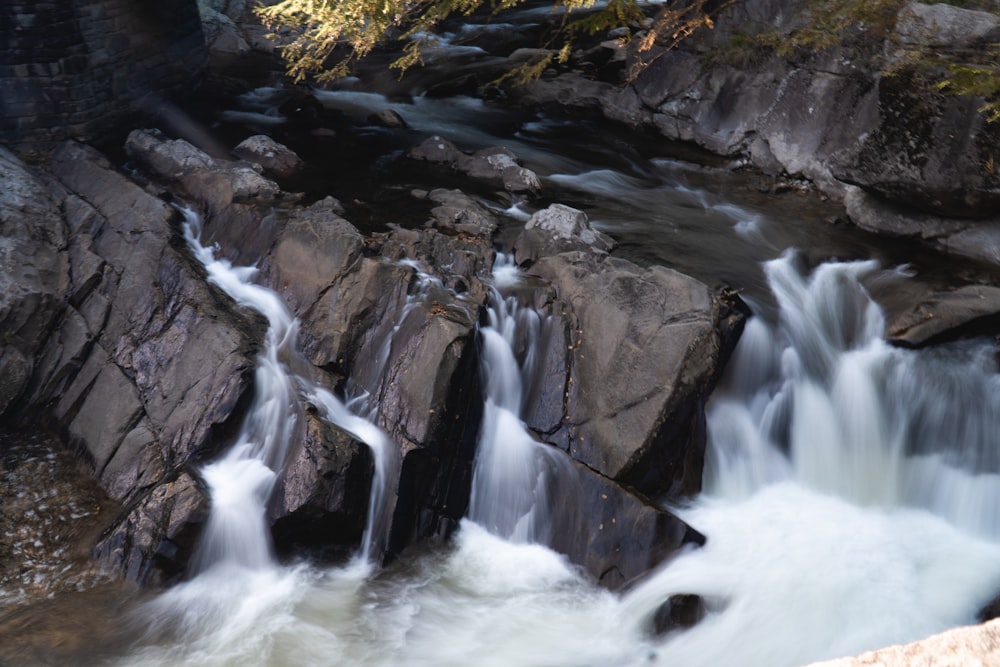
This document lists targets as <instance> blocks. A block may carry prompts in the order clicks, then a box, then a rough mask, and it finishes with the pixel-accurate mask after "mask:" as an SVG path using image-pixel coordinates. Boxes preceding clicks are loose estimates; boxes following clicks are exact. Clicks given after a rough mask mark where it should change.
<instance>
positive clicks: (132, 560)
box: [94, 473, 209, 585]
mask: <svg viewBox="0 0 1000 667" xmlns="http://www.w3.org/2000/svg"><path fill="white" fill-rule="evenodd" d="M208 511H209V502H208V498H207V496H206V495H205V493H204V492H203V491H202V489H201V488H200V487H199V485H198V483H197V481H195V479H194V478H193V477H191V475H189V474H187V473H181V474H179V475H178V476H177V477H176V478H173V479H169V480H165V481H163V482H162V483H161V484H158V485H157V486H156V487H154V488H153V489H152V490H150V491H149V492H148V493H147V494H144V495H142V496H140V497H138V498H136V499H135V501H134V504H133V506H132V507H130V508H127V509H126V510H124V511H123V513H122V515H121V516H120V517H119V519H118V521H116V522H115V523H114V525H113V526H112V527H111V528H110V529H108V530H107V531H106V532H105V533H104V535H102V536H101V539H100V541H99V542H98V543H97V546H96V547H95V548H94V557H95V558H96V559H97V560H98V561H99V562H101V563H104V564H105V565H107V566H109V567H111V568H113V569H115V570H119V571H121V572H122V573H123V574H124V575H125V577H126V578H127V579H129V580H130V581H136V582H141V583H144V584H147V585H162V584H164V583H167V582H168V581H172V580H176V579H177V578H178V577H180V576H181V575H183V574H184V572H185V569H186V567H187V563H188V562H189V561H190V559H191V556H192V554H193V552H194V547H195V543H196V541H197V538H198V535H199V534H200V529H201V525H202V524H203V523H204V521H205V520H206V519H207V518H208Z"/></svg>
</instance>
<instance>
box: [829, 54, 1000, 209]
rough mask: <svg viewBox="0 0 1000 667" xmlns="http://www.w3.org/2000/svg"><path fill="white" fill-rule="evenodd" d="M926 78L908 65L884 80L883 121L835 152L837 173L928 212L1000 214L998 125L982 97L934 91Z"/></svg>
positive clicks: (880, 102)
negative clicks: (991, 119)
mask: <svg viewBox="0 0 1000 667" xmlns="http://www.w3.org/2000/svg"><path fill="white" fill-rule="evenodd" d="M921 76H922V75H921V74H920V73H919V72H917V71H914V70H913V69H912V68H911V69H907V68H905V67H903V68H901V69H900V71H898V72H896V73H895V74H894V75H893V76H883V77H882V78H881V79H880V80H879V81H878V88H877V95H878V112H879V122H878V125H877V126H876V127H874V128H873V129H872V131H871V132H870V133H868V135H867V136H866V137H865V138H864V139H863V141H858V143H857V145H856V146H854V147H852V148H851V149H850V150H845V151H843V152H841V153H839V154H838V155H837V156H836V159H835V160H834V161H833V171H834V173H835V175H836V176H837V178H839V179H841V180H843V181H846V182H848V183H851V184H854V185H858V186H861V187H862V188H864V189H865V190H867V191H869V192H871V193H873V194H876V195H878V196H879V197H881V198H883V199H887V200H889V201H891V202H894V203H897V204H902V205H903V206H906V207H909V208H913V209H917V210H918V211H922V212H927V213H933V214H936V215H940V216H944V217H958V218H973V219H982V218H987V217H991V216H996V215H1000V173H998V170H997V169H996V168H995V167H990V166H989V165H991V164H994V165H995V163H996V157H995V156H994V147H995V146H996V145H997V143H998V142H1000V129H998V128H996V127H993V124H990V123H987V122H986V119H985V118H984V116H983V114H981V113H980V112H979V106H980V104H981V103H980V102H979V101H977V100H975V99H971V98H963V97H952V96H935V95H931V94H929V93H928V92H927V90H926V85H927V84H925V83H921Z"/></svg>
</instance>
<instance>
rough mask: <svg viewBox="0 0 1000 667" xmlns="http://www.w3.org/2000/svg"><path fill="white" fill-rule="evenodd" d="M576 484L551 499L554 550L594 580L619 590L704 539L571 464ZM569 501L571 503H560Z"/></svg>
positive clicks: (600, 477)
mask: <svg viewBox="0 0 1000 667" xmlns="http://www.w3.org/2000/svg"><path fill="white" fill-rule="evenodd" d="M573 467H574V469H575V471H576V476H577V479H576V482H577V483H576V485H575V488H573V489H571V493H565V492H564V493H561V494H560V496H559V498H557V499H553V500H554V504H555V505H557V506H559V507H561V509H560V511H559V512H555V513H553V517H552V520H553V521H554V522H555V535H554V539H553V540H552V544H551V545H550V546H552V548H554V549H555V550H557V551H559V552H560V553H564V554H566V556H567V557H568V558H569V559H570V561H572V562H574V563H576V564H578V565H580V566H581V567H583V568H584V570H585V571H586V572H588V573H589V574H590V575H591V576H592V577H593V578H594V580H595V581H596V582H597V583H598V584H600V585H601V586H603V587H604V588H608V589H610V590H619V589H621V588H623V587H624V586H626V585H628V584H631V583H634V582H635V581H636V580H637V579H639V578H641V577H642V576H643V575H646V574H648V573H649V572H650V571H651V570H653V569H654V568H655V567H656V566H657V565H660V564H661V563H663V562H664V561H665V560H666V559H668V558H669V557H670V556H672V555H674V554H676V553H677V551H678V550H679V549H681V548H682V547H685V546H692V547H694V546H701V545H703V544H705V536H704V535H702V534H700V533H699V532H698V531H696V530H695V529H693V528H691V527H690V526H688V525H687V524H686V523H684V522H683V521H682V520H680V519H678V518H677V517H676V516H674V515H673V514H671V513H670V512H668V511H666V510H664V509H662V508H660V507H657V506H655V505H654V504H652V503H650V502H649V501H648V500H646V499H645V498H643V497H642V496H640V495H638V494H636V493H635V492H633V491H631V490H629V489H628V488H625V487H623V486H622V485H621V484H618V483H615V482H613V481H611V480H609V479H608V478H606V477H604V476H603V475H600V474H598V473H596V472H595V471H594V470H592V469H590V468H589V467H587V466H585V465H582V464H580V463H574V466H573ZM567 497H570V498H572V502H571V503H567V502H565V501H564V500H563V499H565V498H567Z"/></svg>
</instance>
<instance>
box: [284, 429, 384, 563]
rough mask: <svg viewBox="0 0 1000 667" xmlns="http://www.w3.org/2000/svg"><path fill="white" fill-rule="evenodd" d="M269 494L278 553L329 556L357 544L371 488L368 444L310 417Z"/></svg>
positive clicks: (359, 539)
mask: <svg viewBox="0 0 1000 667" xmlns="http://www.w3.org/2000/svg"><path fill="white" fill-rule="evenodd" d="M303 430H304V431H305V433H304V434H303V437H302V438H301V440H300V444H299V447H298V449H297V451H296V452H295V453H294V454H293V455H292V457H291V458H290V460H289V462H288V463H287V464H286V466H285V468H284V470H283V471H282V472H281V476H280V478H279V480H278V482H277V485H276V486H275V490H274V492H273V494H272V496H271V499H272V500H271V507H270V509H269V514H270V516H271V517H272V533H273V535H274V540H275V545H276V547H277V548H278V550H279V551H290V550H293V549H294V551H295V552H297V553H301V552H302V551H309V552H312V553H313V554H314V555H322V554H324V553H326V554H328V555H333V554H330V552H331V551H333V550H337V549H341V550H342V549H345V548H352V547H354V546H356V545H357V544H359V543H360V542H361V538H362V535H363V533H364V530H365V522H366V517H367V511H368V502H369V489H370V488H371V484H372V476H373V468H372V456H371V453H370V450H369V449H368V447H367V445H365V444H363V443H360V442H358V441H357V440H355V439H354V438H352V437H351V436H350V435H349V434H347V433H345V432H344V431H341V430H340V429H338V428H337V427H335V426H333V425H331V424H329V423H328V422H326V421H323V420H321V419H318V418H316V417H315V415H313V414H311V413H310V414H307V415H306V421H305V426H304V429H303Z"/></svg>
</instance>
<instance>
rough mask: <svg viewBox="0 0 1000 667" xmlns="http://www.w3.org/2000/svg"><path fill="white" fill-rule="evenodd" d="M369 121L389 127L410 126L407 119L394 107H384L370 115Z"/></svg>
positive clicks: (400, 127)
mask: <svg viewBox="0 0 1000 667" xmlns="http://www.w3.org/2000/svg"><path fill="white" fill-rule="evenodd" d="M368 122H369V123H371V124H372V125H379V126H381V127H388V128H391V129H397V130H398V129H402V128H405V127H408V126H407V124H406V121H405V120H404V119H403V117H402V116H400V115H399V113H398V112H396V111H395V110H393V109H383V110H381V111H379V112H377V113H373V114H372V115H370V116H368Z"/></svg>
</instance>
